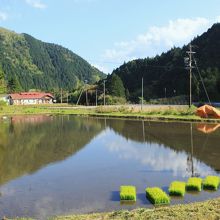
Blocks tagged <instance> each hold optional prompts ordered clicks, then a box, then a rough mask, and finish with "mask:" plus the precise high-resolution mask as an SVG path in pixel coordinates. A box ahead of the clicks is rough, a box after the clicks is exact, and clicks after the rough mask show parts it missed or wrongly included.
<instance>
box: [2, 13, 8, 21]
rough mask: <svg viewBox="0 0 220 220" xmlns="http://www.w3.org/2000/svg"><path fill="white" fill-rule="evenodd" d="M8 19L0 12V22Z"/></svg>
mask: <svg viewBox="0 0 220 220" xmlns="http://www.w3.org/2000/svg"><path fill="white" fill-rule="evenodd" d="M7 19H8V15H7V14H6V13H5V12H2V11H0V22H1V21H6V20H7Z"/></svg>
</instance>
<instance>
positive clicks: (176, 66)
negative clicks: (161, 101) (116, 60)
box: [113, 23, 220, 102]
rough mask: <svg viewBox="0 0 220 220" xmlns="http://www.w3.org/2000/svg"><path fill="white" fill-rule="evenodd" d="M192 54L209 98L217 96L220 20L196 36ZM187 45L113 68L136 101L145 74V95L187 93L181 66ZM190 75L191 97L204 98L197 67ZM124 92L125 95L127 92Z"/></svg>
mask: <svg viewBox="0 0 220 220" xmlns="http://www.w3.org/2000/svg"><path fill="white" fill-rule="evenodd" d="M191 43H192V45H196V47H195V48H193V49H194V51H195V52H196V54H195V55H194V56H195V57H196V59H197V64H198V67H199V69H200V71H201V73H202V78H203V80H204V83H205V86H206V88H207V90H208V94H209V96H210V99H211V101H219V100H220V62H219V60H220V53H219V51H220V24H219V23H218V24H215V25H213V26H212V28H210V29H209V30H208V31H207V32H206V33H204V34H202V35H201V36H199V37H197V38H195V39H194V40H193V41H192V42H191ZM187 50H188V46H184V47H182V48H175V47H174V48H172V49H171V50H169V51H168V52H166V53H162V54H161V55H160V56H159V55H157V56H156V57H154V58H145V59H137V60H133V61H130V62H128V63H124V64H123V65H122V66H120V67H119V68H117V69H116V70H114V71H113V74H116V75H118V76H119V77H120V78H121V79H122V81H123V84H124V87H125V91H126V94H129V100H131V101H136V102H138V97H140V96H141V78H142V77H143V78H144V99H145V100H149V99H154V98H163V97H164V96H165V88H166V97H172V96H180V95H188V94H189V73H188V71H187V70H186V69H185V68H184V66H185V64H184V57H186V56H187V54H186V51H187ZM193 75H195V77H196V78H197V81H196V80H193V100H194V101H202V100H203V101H207V98H206V95H205V92H204V89H203V87H202V83H201V80H200V79H199V75H198V72H197V70H196V69H193ZM126 96H127V95H126Z"/></svg>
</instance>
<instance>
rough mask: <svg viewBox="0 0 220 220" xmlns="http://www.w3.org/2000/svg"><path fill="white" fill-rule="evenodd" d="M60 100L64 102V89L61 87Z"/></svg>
mask: <svg viewBox="0 0 220 220" xmlns="http://www.w3.org/2000/svg"><path fill="white" fill-rule="evenodd" d="M60 102H61V104H62V103H63V89H62V88H61V94H60Z"/></svg>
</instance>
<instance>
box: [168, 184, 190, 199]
mask: <svg viewBox="0 0 220 220" xmlns="http://www.w3.org/2000/svg"><path fill="white" fill-rule="evenodd" d="M185 192H186V183H184V182H180V181H174V182H172V183H171V184H170V187H169V194H170V195H171V196H184V195H185Z"/></svg>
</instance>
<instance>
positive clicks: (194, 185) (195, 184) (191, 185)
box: [186, 177, 202, 191]
mask: <svg viewBox="0 0 220 220" xmlns="http://www.w3.org/2000/svg"><path fill="white" fill-rule="evenodd" d="M186 189H187V190H188V191H201V190H202V178H198V177H190V178H189V179H188V181H187V183H186Z"/></svg>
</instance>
